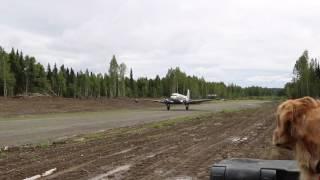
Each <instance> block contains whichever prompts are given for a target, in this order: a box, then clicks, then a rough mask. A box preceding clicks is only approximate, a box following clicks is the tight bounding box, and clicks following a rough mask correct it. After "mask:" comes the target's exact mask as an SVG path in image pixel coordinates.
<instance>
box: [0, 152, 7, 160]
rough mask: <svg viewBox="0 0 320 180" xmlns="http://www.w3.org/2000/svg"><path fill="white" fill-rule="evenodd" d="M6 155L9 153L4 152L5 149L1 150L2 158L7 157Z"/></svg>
mask: <svg viewBox="0 0 320 180" xmlns="http://www.w3.org/2000/svg"><path fill="white" fill-rule="evenodd" d="M6 157H7V153H6V152H3V151H0V159H2V158H6Z"/></svg>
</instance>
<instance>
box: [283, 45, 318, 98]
mask: <svg viewBox="0 0 320 180" xmlns="http://www.w3.org/2000/svg"><path fill="white" fill-rule="evenodd" d="M319 89H320V64H319V61H318V60H317V59H316V58H311V59H309V53H308V51H304V52H303V53H302V55H301V56H300V57H299V59H298V60H297V61H296V62H295V65H294V68H293V77H292V80H291V82H288V83H287V84H286V85H285V91H286V94H287V96H289V97H291V98H299V97H303V96H312V97H319V96H320V91H319Z"/></svg>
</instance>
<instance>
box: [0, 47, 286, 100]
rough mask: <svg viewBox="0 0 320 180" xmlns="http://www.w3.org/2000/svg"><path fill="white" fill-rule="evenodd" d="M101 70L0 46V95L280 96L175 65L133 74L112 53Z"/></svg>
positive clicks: (279, 92)
mask: <svg viewBox="0 0 320 180" xmlns="http://www.w3.org/2000/svg"><path fill="white" fill-rule="evenodd" d="M106 71H107V72H105V73H93V72H90V71H89V70H88V69H86V70H85V71H82V70H80V71H78V72H76V71H75V70H74V69H73V68H72V67H65V66H64V65H63V64H62V65H61V66H60V67H57V65H56V64H53V65H52V64H48V65H47V67H46V68H45V67H44V66H43V65H42V64H40V63H39V62H37V60H36V58H35V57H32V56H29V55H24V54H23V52H21V51H18V50H15V49H12V50H11V52H10V53H8V52H6V51H5V50H4V49H3V48H1V47H0V96H16V95H29V94H31V93H41V94H47V95H52V96H61V97H71V98H88V97H94V98H99V97H109V98H113V97H134V98H136V97H163V96H169V95H170V94H171V93H172V92H179V93H182V94H186V92H187V89H190V91H191V96H192V97H193V98H200V97H202V98H203V97H206V96H207V95H212V96H213V97H220V98H240V97H261V96H279V95H281V96H283V95H284V94H283V93H284V91H283V90H282V89H270V88H262V87H257V86H253V87H245V88H243V87H240V86H237V85H235V84H229V85H226V84H225V83H223V82H208V81H206V80H205V79H204V78H202V77H201V78H199V77H197V76H190V75H187V74H186V73H185V72H183V71H181V70H180V68H179V67H176V68H171V69H169V70H168V72H167V74H166V76H165V77H160V76H156V77H155V78H147V77H139V78H137V79H134V78H133V70H132V69H130V70H129V77H127V76H126V74H127V72H128V68H127V66H126V65H125V64H124V63H118V62H117V59H116V57H115V56H113V57H112V59H111V61H110V63H109V67H108V69H107V64H106Z"/></svg>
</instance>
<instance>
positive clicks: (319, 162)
mask: <svg viewBox="0 0 320 180" xmlns="http://www.w3.org/2000/svg"><path fill="white" fill-rule="evenodd" d="M316 173H318V174H320V161H319V160H318V163H317V166H316Z"/></svg>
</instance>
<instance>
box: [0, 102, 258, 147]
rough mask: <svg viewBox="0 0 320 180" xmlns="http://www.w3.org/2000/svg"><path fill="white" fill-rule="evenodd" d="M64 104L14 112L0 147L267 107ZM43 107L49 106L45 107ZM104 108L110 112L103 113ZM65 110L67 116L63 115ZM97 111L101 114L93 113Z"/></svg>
mask: <svg viewBox="0 0 320 180" xmlns="http://www.w3.org/2000/svg"><path fill="white" fill-rule="evenodd" d="M60 101H62V102H65V101H67V102H68V101H69V100H65V99H62V100H58V101H52V102H51V101H49V103H48V104H49V105H46V106H48V108H49V109H48V110H46V111H44V110H45V109H44V108H41V109H38V110H37V109H35V110H34V111H31V110H32V108H30V107H29V108H30V109H29V110H26V112H25V113H24V114H21V112H20V115H17V114H18V112H17V113H14V112H11V115H10V117H7V116H2V117H1V116H0V147H4V146H12V145H24V144H38V143H47V142H52V141H56V140H59V139H64V138H68V137H70V136H74V135H78V134H85V133H92V132H97V131H104V130H107V129H112V128H119V127H127V126H133V125H137V124H144V123H150V122H155V121H161V120H167V119H170V118H177V117H183V116H190V115H195V114H200V113H205V112H218V111H222V110H234V109H244V108H254V107H257V106H259V105H260V104H261V103H263V101H226V102H215V103H208V104H201V105H194V106H190V108H191V109H190V111H185V110H184V106H174V107H172V110H171V111H167V110H165V106H164V105H162V106H159V105H158V104H157V105H158V106H156V107H153V108H152V105H151V104H150V103H148V102H141V103H137V106H134V105H135V104H133V103H134V102H131V101H128V104H127V105H125V102H126V101H125V100H122V101H119V100H117V101H116V100H110V102H108V101H103V104H101V103H100V101H98V102H96V101H79V100H70V101H71V102H68V103H69V107H68V108H63V107H66V105H65V106H63V107H60V105H61V104H62V103H61V102H60ZM14 102H15V101H14ZM36 102H37V101H36ZM36 102H32V103H30V102H27V104H28V103H29V104H30V105H33V104H36ZM15 103H17V102H15ZM15 103H13V104H15ZM20 103H21V104H20V106H21V107H22V106H25V105H23V103H25V102H23V101H21V102H20ZM78 103H79V104H78ZM112 103H115V106H119V105H121V104H122V106H121V108H120V107H119V108H118V109H112V108H111V109H110V108H109V109H108V108H107V107H108V106H112ZM130 103H132V104H130ZM0 104H1V103H0ZM11 104H12V102H11ZM17 104H19V103H17ZM55 105H57V106H58V107H56V108H53V109H51V111H50V113H49V114H48V113H45V112H49V110H50V107H51V106H52V107H53V106H55ZM12 106H13V105H12ZM43 106H45V105H44V104H43ZM86 106H88V107H87V109H89V110H90V111H91V112H90V111H89V112H74V110H75V109H77V108H76V107H78V108H79V109H78V110H81V109H82V110H84V109H86ZM104 106H105V107H104ZM150 106H151V107H150ZM102 107H104V108H106V109H101V108H102ZM90 108H91V109H90ZM94 108H96V109H94ZM16 110H18V109H16ZM62 110H64V111H65V112H64V113H61V111H62ZM94 110H99V111H95V112H92V111H94ZM1 111H2V110H1ZM1 111H0V112H1ZM7 113H8V112H7ZM0 114H1V113H0Z"/></svg>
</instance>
